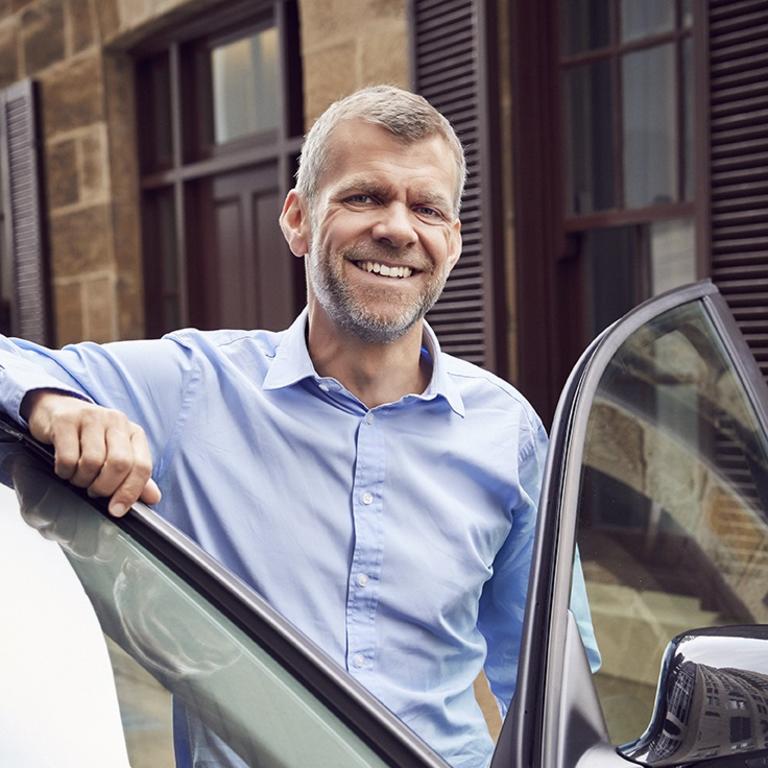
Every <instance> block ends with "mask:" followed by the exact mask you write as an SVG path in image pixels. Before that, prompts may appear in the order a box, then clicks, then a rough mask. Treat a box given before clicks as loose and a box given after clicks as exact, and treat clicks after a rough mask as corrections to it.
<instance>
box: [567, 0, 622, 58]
mask: <svg viewBox="0 0 768 768" xmlns="http://www.w3.org/2000/svg"><path fill="white" fill-rule="evenodd" d="M610 7H611V6H610V3H607V2H605V0H560V46H561V49H562V53H565V54H570V53H579V52H581V51H590V50H594V49H595V48H604V47H605V46H607V45H609V44H610V42H611V12H610Z"/></svg>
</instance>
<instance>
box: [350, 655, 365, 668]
mask: <svg viewBox="0 0 768 768" xmlns="http://www.w3.org/2000/svg"><path fill="white" fill-rule="evenodd" d="M352 663H353V664H354V665H355V666H356V667H357V668H358V669H361V668H362V667H364V666H365V656H363V654H362V653H356V654H355V657H354V658H353V659H352Z"/></svg>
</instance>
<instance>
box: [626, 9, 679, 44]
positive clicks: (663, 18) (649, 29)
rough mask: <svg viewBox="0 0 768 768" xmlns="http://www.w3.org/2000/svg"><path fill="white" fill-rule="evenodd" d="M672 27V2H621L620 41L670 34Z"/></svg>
mask: <svg viewBox="0 0 768 768" xmlns="http://www.w3.org/2000/svg"><path fill="white" fill-rule="evenodd" d="M674 25H675V2H674V0H621V39H622V40H625V41H626V40H635V39H637V38H638V37H649V36H650V35H658V34H660V33H663V32H671V31H672V29H673V28H674Z"/></svg>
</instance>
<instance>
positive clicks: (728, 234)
mask: <svg viewBox="0 0 768 768" xmlns="http://www.w3.org/2000/svg"><path fill="white" fill-rule="evenodd" d="M708 9H709V19H708V22H709V35H708V37H709V61H710V73H709V96H710V183H711V230H710V237H711V252H712V279H713V281H714V282H715V283H716V284H717V286H718V288H719V289H720V291H721V293H722V294H723V296H724V297H725V299H726V301H727V302H728V304H729V306H730V308H731V310H732V312H733V314H734V316H735V317H736V321H737V323H738V325H739V327H740V328H741V331H742V333H743V334H744V336H745V337H746V340H747V343H748V344H749V346H750V348H751V350H752V353H753V354H754V356H755V358H756V359H757V362H758V365H759V366H760V370H761V371H762V373H763V376H765V377H766V378H768V86H767V85H766V82H768V80H767V78H768V3H766V2H755V1H753V2H745V1H744V0H710V2H709V4H708Z"/></svg>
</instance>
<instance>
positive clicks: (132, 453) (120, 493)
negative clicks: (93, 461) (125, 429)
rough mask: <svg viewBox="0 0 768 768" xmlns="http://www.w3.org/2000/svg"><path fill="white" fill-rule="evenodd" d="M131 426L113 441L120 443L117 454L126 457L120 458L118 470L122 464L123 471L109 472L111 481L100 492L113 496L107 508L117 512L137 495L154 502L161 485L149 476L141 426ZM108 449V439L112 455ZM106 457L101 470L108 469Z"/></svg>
mask: <svg viewBox="0 0 768 768" xmlns="http://www.w3.org/2000/svg"><path fill="white" fill-rule="evenodd" d="M131 427H132V429H131V432H130V434H129V435H128V436H126V435H125V434H121V435H120V436H119V438H118V439H117V440H116V442H115V445H116V446H119V454H118V455H119V456H120V457H123V456H127V457H129V460H128V461H125V462H122V461H121V462H119V467H120V469H121V470H123V469H124V468H125V467H128V468H127V470H126V471H121V472H115V473H113V475H111V476H110V482H109V483H108V485H107V486H106V488H107V490H106V492H105V493H104V494H103V495H105V496H107V495H111V496H112V498H111V500H110V502H109V511H110V513H111V514H113V515H116V516H120V515H123V514H125V512H126V511H127V509H128V508H129V507H130V506H131V504H133V503H134V502H135V501H136V500H137V499H139V498H141V499H143V500H144V501H146V502H147V503H148V504H156V503H157V502H158V501H160V489H159V488H158V487H157V485H156V483H155V481H154V480H152V477H151V475H152V457H151V454H150V451H149V444H148V443H147V438H146V436H145V435H144V430H142V429H141V428H140V427H138V426H136V425H135V424H133V425H131ZM109 434H110V433H108V437H109ZM123 441H124V442H123ZM111 453H112V448H111V446H110V444H109V442H108V454H109V455H111ZM109 461H110V460H109V459H108V460H107V463H106V464H105V469H104V471H106V470H107V467H108V466H109ZM118 478H119V483H116V487H114V489H112V490H109V488H111V487H112V485H113V483H114V482H115V481H117V479H118ZM99 480H101V477H99ZM95 488H96V483H94V485H93V486H91V489H92V490H93V489H95ZM99 490H101V489H99Z"/></svg>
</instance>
